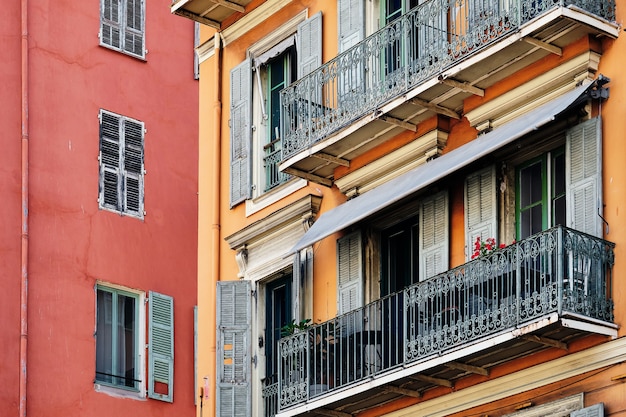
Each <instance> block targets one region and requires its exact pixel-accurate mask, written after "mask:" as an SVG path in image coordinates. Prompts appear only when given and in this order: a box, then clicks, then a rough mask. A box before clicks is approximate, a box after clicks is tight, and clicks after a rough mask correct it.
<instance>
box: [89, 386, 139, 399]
mask: <svg viewBox="0 0 626 417" xmlns="http://www.w3.org/2000/svg"><path fill="white" fill-rule="evenodd" d="M94 389H95V391H96V392H101V393H104V394H107V395H110V396H111V397H116V398H130V399H132V400H146V396H145V394H144V393H143V392H144V391H145V390H143V389H139V390H130V389H124V388H116V387H114V386H111V385H106V384H104V383H100V382H96V383H94Z"/></svg>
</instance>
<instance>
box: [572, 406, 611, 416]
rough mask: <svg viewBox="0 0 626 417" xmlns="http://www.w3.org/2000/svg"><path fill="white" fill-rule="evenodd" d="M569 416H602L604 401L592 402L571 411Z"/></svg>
mask: <svg viewBox="0 0 626 417" xmlns="http://www.w3.org/2000/svg"><path fill="white" fill-rule="evenodd" d="M570 417H604V403H598V404H594V405H592V406H589V407H585V408H583V409H580V410H576V411H573V412H572V413H571V414H570Z"/></svg>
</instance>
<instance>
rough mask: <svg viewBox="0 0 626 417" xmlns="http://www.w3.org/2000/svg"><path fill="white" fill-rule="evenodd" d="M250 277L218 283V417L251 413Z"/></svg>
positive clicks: (235, 416)
mask: <svg viewBox="0 0 626 417" xmlns="http://www.w3.org/2000/svg"><path fill="white" fill-rule="evenodd" d="M250 294H251V289H250V281H219V282H218V283H217V357H216V372H217V397H216V411H217V413H216V415H217V416H218V417H250V416H251V415H252V411H251V410H252V409H251V406H250V404H251V401H252V398H251V388H250V378H251V372H250V371H251V370H250V366H251V357H250V355H251V352H250V350H251V344H250V337H251V330H250V321H251V302H250Z"/></svg>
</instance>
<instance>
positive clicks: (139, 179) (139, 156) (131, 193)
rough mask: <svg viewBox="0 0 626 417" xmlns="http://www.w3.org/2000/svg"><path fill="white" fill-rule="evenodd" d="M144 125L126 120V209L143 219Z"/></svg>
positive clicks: (124, 158) (124, 208)
mask: <svg viewBox="0 0 626 417" xmlns="http://www.w3.org/2000/svg"><path fill="white" fill-rule="evenodd" d="M143 132H144V126H143V123H141V122H137V121H134V120H129V119H125V120H124V157H123V160H124V207H123V210H124V211H125V212H127V213H130V214H136V215H137V216H139V217H143V153H144V152H143V146H144V141H143Z"/></svg>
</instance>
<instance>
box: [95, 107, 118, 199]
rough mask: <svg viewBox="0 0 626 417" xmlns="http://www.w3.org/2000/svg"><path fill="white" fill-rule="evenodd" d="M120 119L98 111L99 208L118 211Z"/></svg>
mask: <svg viewBox="0 0 626 417" xmlns="http://www.w3.org/2000/svg"><path fill="white" fill-rule="evenodd" d="M121 130H122V127H121V119H120V117H119V116H116V115H114V114H111V113H108V112H105V111H102V110H101V111H100V187H99V188H100V190H99V191H100V195H99V201H100V207H107V208H111V209H114V210H119V209H120V196H121V195H122V190H121V181H120V158H121V155H120V138H121V133H120V132H121Z"/></svg>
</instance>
